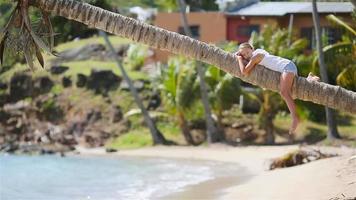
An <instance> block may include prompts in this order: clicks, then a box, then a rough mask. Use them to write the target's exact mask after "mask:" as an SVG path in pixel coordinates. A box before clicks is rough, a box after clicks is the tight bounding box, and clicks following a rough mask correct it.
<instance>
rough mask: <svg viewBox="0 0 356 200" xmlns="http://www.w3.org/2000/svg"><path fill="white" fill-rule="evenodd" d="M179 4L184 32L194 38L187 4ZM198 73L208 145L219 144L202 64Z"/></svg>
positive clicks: (181, 2) (198, 68)
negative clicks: (187, 13) (187, 12)
mask: <svg viewBox="0 0 356 200" xmlns="http://www.w3.org/2000/svg"><path fill="white" fill-rule="evenodd" d="M177 4H178V5H179V8H180V13H181V21H182V25H183V28H184V32H185V34H186V35H187V36H189V37H193V34H192V32H191V30H190V28H189V26H188V19H187V15H186V3H185V1H184V0H177ZM196 68H197V71H198V77H199V83H200V94H201V101H202V103H203V106H204V111H205V121H206V128H207V135H208V137H207V138H208V143H213V142H218V141H219V140H221V139H222V137H221V135H220V134H219V132H218V129H217V128H216V126H215V122H214V119H213V118H212V116H211V110H210V106H209V99H208V91H207V88H206V83H205V78H204V69H203V68H202V65H201V63H200V62H197V66H196Z"/></svg>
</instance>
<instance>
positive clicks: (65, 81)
mask: <svg viewBox="0 0 356 200" xmlns="http://www.w3.org/2000/svg"><path fill="white" fill-rule="evenodd" d="M62 85H63V87H64V88H67V87H70V86H72V80H71V79H70V77H67V76H65V77H63V78H62Z"/></svg>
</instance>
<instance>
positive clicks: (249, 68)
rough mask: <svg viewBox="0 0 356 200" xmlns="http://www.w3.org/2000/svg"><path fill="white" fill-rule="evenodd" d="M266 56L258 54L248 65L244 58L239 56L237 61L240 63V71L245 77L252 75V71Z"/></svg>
mask: <svg viewBox="0 0 356 200" xmlns="http://www.w3.org/2000/svg"><path fill="white" fill-rule="evenodd" d="M263 57H264V55H263V54H257V55H255V56H253V57H252V58H251V60H250V61H249V62H248V63H247V65H246V64H245V63H244V58H243V57H242V56H240V55H238V56H237V59H238V61H239V66H240V71H241V73H242V74H243V75H245V76H247V75H249V74H250V72H251V71H252V69H253V68H254V67H255V66H256V65H257V64H258V63H260V62H261V60H262V59H263Z"/></svg>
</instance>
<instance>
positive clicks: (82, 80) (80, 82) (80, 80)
mask: <svg viewBox="0 0 356 200" xmlns="http://www.w3.org/2000/svg"><path fill="white" fill-rule="evenodd" d="M87 79H88V78H87V77H86V76H85V75H84V74H78V75H77V83H76V85H77V87H79V88H82V87H85V85H86V84H87Z"/></svg>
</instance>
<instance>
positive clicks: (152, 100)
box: [147, 92, 161, 110]
mask: <svg viewBox="0 0 356 200" xmlns="http://www.w3.org/2000/svg"><path fill="white" fill-rule="evenodd" d="M160 105H161V96H160V95H159V93H158V92H154V93H153V94H152V95H151V96H150V97H149V100H148V105H147V110H156V109H157V108H158V107H159V106H160Z"/></svg>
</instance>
